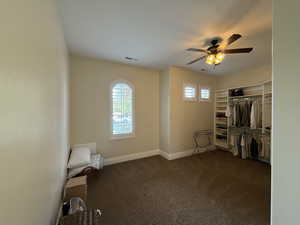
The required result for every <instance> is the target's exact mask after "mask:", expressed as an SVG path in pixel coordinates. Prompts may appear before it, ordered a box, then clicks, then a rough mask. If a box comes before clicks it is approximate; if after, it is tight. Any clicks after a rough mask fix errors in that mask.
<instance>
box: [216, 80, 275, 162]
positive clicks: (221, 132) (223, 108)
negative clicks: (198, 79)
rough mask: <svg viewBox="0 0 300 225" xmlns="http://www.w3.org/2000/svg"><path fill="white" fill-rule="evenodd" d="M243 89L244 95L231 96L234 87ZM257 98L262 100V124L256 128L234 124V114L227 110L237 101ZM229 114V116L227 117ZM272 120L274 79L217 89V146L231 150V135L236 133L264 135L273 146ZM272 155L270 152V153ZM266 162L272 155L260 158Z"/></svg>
mask: <svg viewBox="0 0 300 225" xmlns="http://www.w3.org/2000/svg"><path fill="white" fill-rule="evenodd" d="M237 88H239V89H242V90H243V95H242V96H231V94H230V93H231V92H232V90H234V89H237ZM254 99H255V100H257V101H259V102H261V105H262V107H261V109H262V110H261V114H262V115H261V125H260V127H257V128H255V129H251V128H250V127H242V128H237V127H234V126H232V121H231V120H232V116H230V115H228V113H226V112H227V110H228V109H230V105H231V104H233V102H235V101H243V100H254ZM227 116H229V117H227ZM271 121H272V81H266V82H263V83H260V84H258V85H253V86H243V87H234V88H229V89H222V90H216V91H215V114H214V122H215V125H214V143H215V145H216V146H218V147H220V148H222V149H224V150H227V151H231V150H232V149H231V148H232V146H231V144H230V136H231V135H234V134H236V133H240V134H248V135H250V134H251V135H253V136H259V137H263V138H264V139H267V140H268V141H269V144H268V148H270V146H271V135H270V134H271V127H272V126H271ZM268 151H269V152H270V149H269V150H268ZM269 155H270V154H269ZM259 160H261V161H264V162H270V157H269V156H268V158H259Z"/></svg>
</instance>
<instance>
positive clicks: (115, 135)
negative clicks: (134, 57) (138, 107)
mask: <svg viewBox="0 0 300 225" xmlns="http://www.w3.org/2000/svg"><path fill="white" fill-rule="evenodd" d="M120 83H122V84H126V85H128V86H129V87H130V88H131V90H132V132H131V133H127V134H113V98H112V94H113V93H112V92H113V88H114V86H115V85H117V84H120ZM109 98H110V115H109V116H110V136H111V140H116V139H126V138H132V137H135V88H134V86H133V84H132V83H130V82H129V81H127V80H123V79H119V80H114V81H113V82H112V83H111V85H110V90H109Z"/></svg>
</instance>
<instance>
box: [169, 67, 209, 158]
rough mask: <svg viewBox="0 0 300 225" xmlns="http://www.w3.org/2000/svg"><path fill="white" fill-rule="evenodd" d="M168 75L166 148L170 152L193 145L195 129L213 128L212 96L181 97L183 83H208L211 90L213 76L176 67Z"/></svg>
mask: <svg viewBox="0 0 300 225" xmlns="http://www.w3.org/2000/svg"><path fill="white" fill-rule="evenodd" d="M170 75H171V76H170V81H171V82H170V93H171V109H170V112H171V113H170V129H171V132H170V152H172V153H174V152H181V151H185V150H191V149H193V147H194V142H193V133H194V132H195V131H197V130H199V129H213V110H214V101H213V99H214V96H213V95H212V101H211V102H200V103H199V102H198V101H197V102H190V101H184V100H183V91H182V90H183V84H184V83H193V84H196V85H202V86H204V87H210V88H211V89H212V92H211V93H212V94H213V90H214V88H215V77H214V76H212V75H205V74H203V73H197V72H193V71H190V70H187V69H184V68H180V67H171V68H170ZM197 88H198V87H197Z"/></svg>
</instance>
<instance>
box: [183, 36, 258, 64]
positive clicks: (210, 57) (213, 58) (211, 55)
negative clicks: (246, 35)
mask: <svg viewBox="0 0 300 225" xmlns="http://www.w3.org/2000/svg"><path fill="white" fill-rule="evenodd" d="M241 37H242V35H240V34H233V35H231V36H230V38H228V39H227V42H226V47H227V46H228V45H230V44H232V43H233V42H235V41H236V40H238V39H240V38H241ZM219 47H220V45H219V40H217V39H213V40H212V41H211V46H210V47H209V48H208V49H207V50H205V49H198V48H189V49H187V51H191V52H203V53H206V55H203V56H201V57H199V58H197V59H194V60H193V61H191V62H189V63H187V65H191V64H193V63H195V62H198V61H199V60H203V59H206V61H205V62H206V63H207V64H209V65H215V66H216V65H219V64H220V63H221V62H222V61H223V59H224V58H225V55H226V54H239V53H249V52H251V51H252V50H253V48H236V49H220V48H219Z"/></svg>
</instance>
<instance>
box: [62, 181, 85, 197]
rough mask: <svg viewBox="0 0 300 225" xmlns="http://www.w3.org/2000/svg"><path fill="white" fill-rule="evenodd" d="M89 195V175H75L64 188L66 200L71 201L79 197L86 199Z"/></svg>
mask: <svg viewBox="0 0 300 225" xmlns="http://www.w3.org/2000/svg"><path fill="white" fill-rule="evenodd" d="M86 196H87V177H86V176H81V177H74V178H71V179H69V180H68V181H67V183H66V185H65V190H64V201H69V200H70V199H71V198H74V197H79V198H81V199H82V200H83V201H86Z"/></svg>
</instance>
